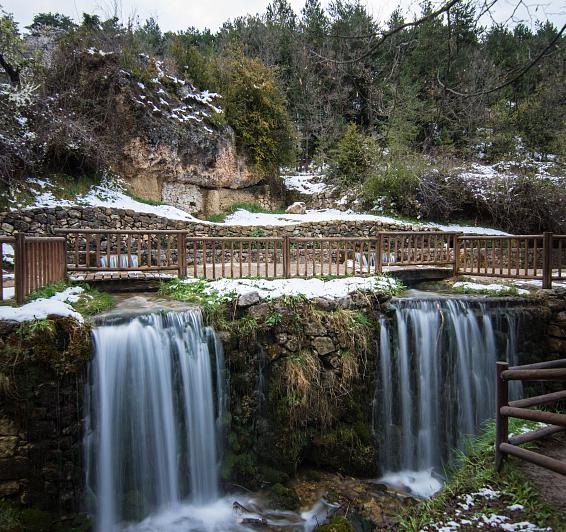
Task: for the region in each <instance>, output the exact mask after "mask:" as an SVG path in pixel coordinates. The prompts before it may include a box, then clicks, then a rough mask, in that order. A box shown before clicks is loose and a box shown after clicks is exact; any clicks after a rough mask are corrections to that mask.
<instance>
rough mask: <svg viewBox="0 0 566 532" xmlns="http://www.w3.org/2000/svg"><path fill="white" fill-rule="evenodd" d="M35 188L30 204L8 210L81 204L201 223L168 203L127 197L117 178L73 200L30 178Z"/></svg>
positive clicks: (16, 205) (44, 181)
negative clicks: (60, 196)
mask: <svg viewBox="0 0 566 532" xmlns="http://www.w3.org/2000/svg"><path fill="white" fill-rule="evenodd" d="M30 181H31V182H32V183H33V184H34V185H36V186H37V187H38V188H36V189H35V191H31V192H32V193H33V194H34V199H33V201H32V202H31V203H30V204H29V205H26V206H24V205H22V204H17V202H14V203H16V204H15V205H13V206H12V207H11V210H20V209H22V208H25V209H34V208H39V207H73V206H75V205H82V206H86V207H112V208H116V209H129V210H133V211H136V212H142V213H148V214H155V215H157V216H162V217H164V218H169V219H171V220H183V221H187V222H201V220H198V219H197V218H195V217H194V216H192V215H190V214H189V213H187V212H185V211H183V210H181V209H178V208H177V207H173V206H171V205H149V204H147V203H143V202H141V201H137V200H135V199H133V198H132V197H130V196H129V195H128V194H127V193H126V191H125V189H124V187H123V186H122V185H121V183H119V182H118V181H115V180H114V181H112V180H107V181H105V182H103V183H101V184H100V185H96V186H94V187H92V188H91V190H90V191H89V192H87V193H86V194H83V195H78V196H76V198H74V199H62V198H57V197H56V196H55V194H54V190H55V187H54V186H53V184H52V183H51V182H50V181H48V180H42V179H33V180H30Z"/></svg>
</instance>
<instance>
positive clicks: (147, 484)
mask: <svg viewBox="0 0 566 532" xmlns="http://www.w3.org/2000/svg"><path fill="white" fill-rule="evenodd" d="M93 337H94V344H95V355H94V357H93V359H92V361H91V363H90V366H89V386H88V387H87V392H86V395H87V397H86V410H87V416H86V421H85V461H86V483H87V494H88V498H89V499H90V500H91V501H92V506H94V507H95V512H94V513H95V514H96V526H97V529H98V530H100V531H104V532H107V531H111V530H116V529H119V528H120V526H121V525H120V524H121V523H124V522H127V521H138V520H140V519H141V518H144V517H146V516H147V515H149V514H150V513H153V512H156V511H158V510H163V509H166V508H168V507H172V506H175V505H178V504H179V503H181V502H182V501H189V502H190V503H193V504H195V505H198V504H206V503H211V502H213V501H215V500H216V499H217V498H218V461H219V452H218V450H219V448H221V446H220V445H219V444H218V440H219V439H221V437H222V434H221V431H222V426H223V424H222V420H223V417H224V415H225V414H226V409H227V398H226V394H225V393H224V390H225V375H224V362H223V355H222V346H221V344H220V342H219V341H218V340H217V339H216V336H215V335H214V332H213V331H212V329H210V328H205V327H204V326H203V323H202V317H201V313H200V311H198V310H188V311H183V312H162V313H153V314H147V315H139V316H137V317H133V318H130V319H129V320H127V321H122V322H117V323H112V322H107V323H102V324H101V325H100V326H97V327H95V328H94V329H93ZM211 358H213V359H214V360H211ZM214 362H215V364H214ZM215 389H216V392H215Z"/></svg>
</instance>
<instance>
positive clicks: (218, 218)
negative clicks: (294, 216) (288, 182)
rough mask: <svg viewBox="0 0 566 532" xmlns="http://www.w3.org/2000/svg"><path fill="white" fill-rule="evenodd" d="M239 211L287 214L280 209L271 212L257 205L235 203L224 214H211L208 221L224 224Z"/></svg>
mask: <svg viewBox="0 0 566 532" xmlns="http://www.w3.org/2000/svg"><path fill="white" fill-rule="evenodd" d="M238 210H245V211H248V212H253V213H264V214H284V213H285V211H284V210H279V209H275V210H269V209H265V208H264V207H262V206H261V205H258V204H257V203H246V202H243V203H233V204H232V205H230V207H228V208H226V209H225V210H224V212H223V213H222V214H210V215H209V216H208V218H207V220H208V221H209V222H216V223H222V222H224V221H225V220H226V218H227V217H228V216H230V215H231V214H234V213H235V212H236V211H238Z"/></svg>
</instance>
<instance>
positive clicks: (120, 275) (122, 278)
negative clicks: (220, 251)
mask: <svg viewBox="0 0 566 532" xmlns="http://www.w3.org/2000/svg"><path fill="white" fill-rule="evenodd" d="M244 266H245V267H243V268H242V272H241V273H242V275H241V276H240V275H235V276H234V278H235V279H238V278H240V277H254V276H256V275H257V274H256V271H255V268H254V265H253V264H252V268H251V269H250V270H248V267H247V265H244ZM221 271H222V269H221V265H216V279H219V278H222V276H221V275H220V273H221ZM383 272H384V273H389V274H390V275H392V276H393V277H396V278H398V279H400V280H401V281H403V282H404V283H406V284H412V283H416V282H420V281H430V280H437V279H446V278H447V277H450V276H451V275H452V274H453V269H452V268H451V267H439V266H385V267H384V268H383ZM177 273H178V272H177V270H169V271H163V270H162V271H160V272H156V271H147V272H144V271H98V272H71V273H70V275H69V278H70V280H72V281H78V282H87V283H92V284H93V285H98V286H100V287H101V288H102V285H104V289H107V290H117V289H120V290H121V289H122V287H123V286H124V285H126V284H128V283H129V284H131V285H132V289H134V287H138V288H139V289H143V288H152V287H156V286H158V284H159V282H160V281H166V280H168V279H174V278H176V277H177ZM189 273H190V274H191V275H192V274H193V273H194V272H193V270H191V271H190V272H189ZM226 273H228V271H227V269H226ZM238 273H239V272H238ZM278 273H279V272H278ZM290 273H291V275H290V277H296V278H304V277H307V278H308V277H313V267H312V265H308V266H307V271H306V275H305V273H304V265H301V268H300V272H297V269H296V267H295V268H291V272H290ZM371 273H373V272H371ZM365 274H367V271H365V272H362V275H365ZM319 275H320V274H319ZM351 275H360V273H359V272H357V273H356V274H353V273H351ZM197 277H199V278H204V277H205V275H204V268H202V266H201V267H199V268H198V270H197ZM225 277H230V275H226V276H225ZM206 278H207V279H208V280H213V279H214V277H213V276H212V269H211V267H210V265H209V266H208V268H207V275H206ZM271 278H273V276H271ZM277 278H279V279H282V278H283V277H282V275H281V274H278V275H277Z"/></svg>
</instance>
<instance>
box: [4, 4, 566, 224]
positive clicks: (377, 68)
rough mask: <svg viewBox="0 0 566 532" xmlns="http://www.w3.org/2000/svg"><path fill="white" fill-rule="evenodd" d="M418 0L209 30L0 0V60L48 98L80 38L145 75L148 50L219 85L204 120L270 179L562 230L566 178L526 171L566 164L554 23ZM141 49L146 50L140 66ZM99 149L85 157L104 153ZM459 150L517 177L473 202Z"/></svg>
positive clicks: (565, 115) (254, 18) (208, 85)
mask: <svg viewBox="0 0 566 532" xmlns="http://www.w3.org/2000/svg"><path fill="white" fill-rule="evenodd" d="M419 11H420V12H419V13H418V14H416V15H415V17H414V18H411V19H408V18H407V19H406V18H404V17H403V16H402V14H401V13H402V11H401V9H397V10H396V11H394V12H393V14H392V15H391V17H390V18H389V20H388V21H387V22H385V23H382V22H379V21H377V20H375V19H374V18H373V17H372V15H371V14H370V13H369V11H368V9H367V7H366V6H364V4H363V3H362V2H360V1H358V0H337V1H335V2H332V3H331V4H330V5H329V7H328V8H326V9H324V8H323V7H321V4H320V2H319V1H318V0H307V1H306V3H305V5H304V7H303V8H302V10H301V11H300V13H295V12H294V11H293V9H292V8H291V6H290V4H289V3H288V2H287V0H274V1H273V2H272V3H271V4H269V5H268V7H267V9H266V10H265V12H264V13H259V14H256V15H246V16H242V17H239V18H237V19H235V20H232V21H227V22H225V23H224V25H223V26H222V27H221V28H220V29H219V30H218V31H216V32H211V31H210V30H207V29H205V30H202V29H196V28H188V29H186V30H185V31H179V32H162V31H161V29H160V27H159V24H158V21H156V20H154V19H152V18H150V19H148V20H146V21H145V22H135V21H129V22H125V23H124V22H121V21H119V20H118V18H117V17H109V18H104V17H100V16H98V15H91V14H84V15H83V19H82V21H81V22H80V24H77V23H75V22H74V21H73V20H71V19H70V18H69V17H67V16H65V15H62V14H58V13H41V14H38V15H36V16H35V18H34V21H33V23H32V24H31V25H30V26H29V27H27V28H25V31H20V30H19V28H18V26H17V24H16V23H15V22H14V20H13V18H12V17H11V15H10V14H8V13H4V15H3V18H2V26H1V32H2V36H1V39H2V54H1V55H0V59H1V63H0V64H1V65H2V66H3V67H4V70H5V72H6V74H7V76H8V77H9V78H10V82H11V83H12V84H19V83H24V80H25V84H26V85H27V86H28V87H31V86H34V84H36V85H37V86H39V87H40V89H39V90H40V91H43V93H44V94H45V95H46V96H47V95H49V94H51V95H52V94H54V93H55V94H57V95H59V94H61V93H63V92H64V91H68V89H69V86H68V84H69V82H70V78H69V69H70V67H69V57H70V56H72V54H73V51H74V50H76V49H79V48H81V47H82V49H91V48H94V49H97V50H103V51H104V53H114V54H117V55H118V56H119V62H120V65H121V66H122V68H124V69H126V70H128V71H132V72H134V73H136V74H137V75H138V76H139V77H140V78H141V79H146V80H147V81H150V80H151V78H152V76H153V75H154V74H155V67H154V66H153V67H152V66H151V65H152V61H154V60H155V61H162V62H163V64H164V65H166V67H167V68H168V69H169V70H170V71H171V72H174V75H175V76H177V77H178V78H179V79H184V80H187V81H190V82H192V83H193V84H194V85H195V86H197V87H200V88H205V89H208V90H210V91H214V92H217V93H220V94H221V95H222V102H221V106H222V111H223V112H222V113H220V114H218V115H217V116H215V117H214V120H215V126H217V127H223V126H224V125H226V124H227V125H229V126H231V128H232V129H233V131H234V133H235V136H236V141H237V143H238V146H239V147H240V149H241V150H242V151H243V152H244V153H246V156H247V157H248V159H249V160H250V161H251V163H252V164H253V165H254V167H255V168H256V169H257V171H258V172H259V173H261V174H262V175H264V176H265V177H266V178H270V179H272V178H273V177H274V176H277V175H278V174H279V171H280V168H281V167H292V166H294V167H296V168H297V169H303V170H305V169H309V168H311V169H312V168H318V169H319V170H320V171H322V172H323V173H324V174H325V175H326V176H327V178H328V179H329V180H331V181H332V182H334V183H336V185H337V186H339V187H342V188H343V189H350V188H351V187H353V188H354V189H356V190H358V191H359V195H360V197H361V198H362V199H363V203H364V205H365V207H366V208H368V209H372V208H373V209H376V208H378V209H382V210H389V211H396V212H398V213H401V214H404V215H409V216H413V217H415V218H420V217H427V218H431V219H438V220H443V219H444V220H445V219H449V218H451V217H452V218H454V217H456V218H462V217H466V218H479V219H487V220H489V221H491V222H492V223H494V224H496V225H498V226H500V227H503V228H509V227H511V226H513V227H515V228H516V229H517V230H520V229H524V230H541V229H548V228H550V229H553V230H561V229H563V228H564V224H566V220H565V219H564V218H565V215H564V212H563V211H564V209H563V208H561V207H560V204H563V200H564V192H563V191H562V187H561V186H557V183H556V182H555V181H553V180H542V181H541V180H533V179H532V178H533V175H534V174H535V173H536V168H535V167H533V166H532V165H531V166H530V165H529V163H530V162H532V161H535V162H537V163H538V164H539V166H540V163H541V161H542V162H545V163H548V167H553V170H554V174H558V175H560V173H561V172H562V167H561V162H562V161H561V157H560V156H561V154H564V152H565V151H566V127H565V126H566V106H565V105H564V103H565V100H566V84H565V83H564V64H565V59H566V51H565V46H564V44H565V42H566V36H565V35H564V30H565V28H564V27H562V28H558V27H557V26H556V25H554V24H553V23H552V21H549V20H541V21H537V22H535V23H533V24H532V25H526V24H524V23H513V21H512V20H507V21H502V22H500V23H495V22H494V21H493V19H490V18H489V17H488V16H487V15H488V14H489V13H487V14H486V11H488V8H486V7H485V6H483V4H481V3H478V2H474V1H468V0H466V1H463V0H452V1H451V2H448V3H446V4H442V5H441V6H440V7H438V6H433V4H431V3H430V2H427V1H424V2H422V3H421V4H420V6H419ZM46 36H47V37H46ZM42 39H43V41H45V40H46V39H50V40H51V41H53V40H55V41H56V43H57V47H56V49H55V51H54V52H52V53H53V59H52V61H51V63H50V66H49V68H46V67H45V61H44V60H41V59H40V58H39V56H38V47H37V42H38V41H40V42H43V41H42ZM34 42H35V43H36V44H35V45H34V47H33V53H32V52H31V51H30V43H32V44H33V43H34ZM140 56H141V57H144V56H148V57H151V58H152V60H151V61H149V63H148V61H143V64H140ZM83 97H84V95H83ZM101 114H103V115H106V113H101ZM91 120H92V118H91ZM3 157H4V159H6V158H7V155H6V154H5V155H4V156H3ZM15 157H16V159H17V158H18V157H20V158H22V157H21V156H18V155H16V156H15ZM23 159H24V162H23V163H21V164H17V163H15V162H14V160H11V161H10V162H9V163H8V162H7V161H6V160H4V161H0V162H1V163H2V164H1V165H2V166H3V167H4V168H6V167H19V168H22V167H23V168H26V167H28V166H29V160H31V159H32V157H31V156H30V157H28V158H27V159H26V157H25V155H24V156H23ZM98 159H99V160H101V161H102V163H99V162H96V163H95V164H94V167H97V166H100V164H102V166H103V165H104V159H105V158H104V157H99V158H98ZM470 161H482V162H488V163H501V161H504V162H505V161H507V163H508V164H507V168H509V167H511V169H513V170H516V172H515V173H516V179H515V180H514V181H513V183H510V182H509V181H508V180H501V182H499V183H497V184H495V185H493V186H492V187H491V190H490V191H488V193H486V195H490V194H491V195H492V196H493V197H492V198H491V199H492V201H489V202H486V203H487V204H486V205H481V206H479V205H478V200H477V197H470V194H468V193H467V192H466V190H465V187H462V186H461V185H462V183H461V182H460V181H461V180H459V178H458V176H456V175H455V172H454V168H460V167H461V166H462V164H466V162H470ZM525 161H526V162H525ZM92 166H93V165H90V166H89V167H92ZM537 168H538V167H537ZM557 168H558V170H557ZM9 173H10V172H8V171H5V172H4V175H7V174H9ZM549 173H550V174H552V172H549ZM511 189H513V190H514V192H513V194H511V196H513V197H510V196H509V194H508V193H509V191H510V190H511ZM539 198H540V201H539ZM533 199H534V202H535V204H536V205H537V208H536V209H534V210H535V211H536V212H535V213H534V214H533V213H532V212H531V211H532V207H531V206H532V200H533ZM543 199H544V201H543ZM510 201H513V203H514V208H513V209H512V210H513V213H509V212H508V211H509V206H508V204H509V202H510ZM500 204H503V207H502V208H501V209H499V208H498V206H499V205H500ZM538 206H540V208H538ZM527 215H528V216H527ZM525 216H527V217H528V218H529V220H528V222H526V223H522V220H524V219H525Z"/></svg>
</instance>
